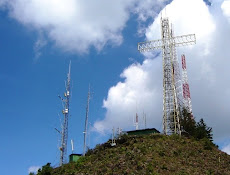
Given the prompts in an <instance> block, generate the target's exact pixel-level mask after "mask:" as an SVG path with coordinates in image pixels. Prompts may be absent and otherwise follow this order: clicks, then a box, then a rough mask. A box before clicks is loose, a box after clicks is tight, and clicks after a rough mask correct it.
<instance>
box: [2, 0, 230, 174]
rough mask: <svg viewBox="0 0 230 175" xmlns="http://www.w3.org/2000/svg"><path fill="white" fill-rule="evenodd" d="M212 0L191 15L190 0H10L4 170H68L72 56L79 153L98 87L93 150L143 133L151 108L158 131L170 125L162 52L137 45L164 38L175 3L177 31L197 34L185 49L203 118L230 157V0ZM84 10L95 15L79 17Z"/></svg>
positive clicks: (197, 3)
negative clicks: (142, 120) (65, 136)
mask: <svg viewBox="0 0 230 175" xmlns="http://www.w3.org/2000/svg"><path fill="white" fill-rule="evenodd" d="M210 2H211V3H212V5H211V6H210V3H204V2H203V1H202V0H186V3H187V4H190V8H191V11H189V10H188V5H186V3H182V1H181V0H174V1H173V2H171V1H159V2H158V1H154V2H152V1H149V0H146V1H145V3H143V4H142V3H140V2H138V1H136V0H130V1H126V2H123V1H117V2H113V4H110V3H108V4H107V3H104V1H103V0H102V1H101V2H100V3H98V4H97V5H95V4H91V3H90V2H88V1H85V2H80V1H74V0H69V1H68V3H67V2H61V1H56V2H54V1H50V2H49V3H47V2H46V1H37V0H32V1H31V2H30V3H26V1H25V0H19V1H14V0H10V1H5V0H0V8H1V10H0V22H1V23H0V57H1V59H0V80H1V86H0V90H1V99H0V100H1V107H0V109H1V114H0V119H1V122H0V133H1V149H0V154H1V158H0V164H1V165H2V166H1V167H0V173H1V174H8V175H11V174H12V175H15V174H28V170H29V168H33V167H41V166H42V165H44V164H46V163H47V162H51V163H52V165H53V166H57V165H58V163H59V150H58V144H59V142H58V139H59V140H60V137H59V135H58V133H57V132H56V131H55V130H54V128H60V119H59V116H58V114H60V116H61V117H62V115H61V110H62V106H61V101H60V99H59V98H58V95H59V94H60V95H62V94H63V92H64V90H65V87H64V81H65V79H66V74H67V71H68V64H69V61H70V60H71V62H72V69H71V79H72V80H71V83H72V97H71V104H70V110H71V116H70V119H69V139H74V145H75V152H76V153H82V150H83V130H84V120H85V108H86V100H87V91H88V86H89V83H90V84H91V87H92V91H93V96H92V99H91V101H90V113H89V122H90V123H91V127H90V130H91V132H90V136H89V138H90V139H89V140H88V144H89V146H90V147H94V146H95V145H96V144H98V143H101V142H103V141H106V140H107V139H108V138H109V137H110V132H111V129H112V126H113V125H114V126H115V127H118V126H120V127H122V128H123V130H126V129H132V128H133V129H134V126H133V123H132V119H133V116H134V115H135V112H136V111H138V113H139V114H140V115H141V113H142V111H143V110H144V111H146V113H147V120H148V127H155V128H157V129H159V130H161V129H162V127H161V120H162V110H161V109H162V95H161V94H162V89H161V87H162V84H161V83H162V80H161V76H162V75H161V73H162V70H161V69H162V67H161V55H159V52H154V53H153V54H144V55H143V54H140V53H139V52H138V51H137V42H139V41H145V40H151V39H158V38H159V37H160V32H159V31H158V30H160V28H159V27H160V26H159V25H158V23H157V21H158V19H159V16H158V15H159V12H160V10H161V9H163V8H164V7H165V5H166V4H168V6H167V8H166V9H167V15H168V16H169V17H170V19H172V22H173V24H174V25H175V33H176V35H180V34H188V33H195V34H196V35H197V45H196V46H192V47H188V48H183V49H182V48H180V49H178V56H179V55H180V54H182V53H185V54H186V56H187V58H188V59H189V58H190V60H188V61H187V62H188V63H187V66H188V76H189V77H188V78H189V83H190V89H191V96H192V104H193V112H194V115H195V117H196V118H197V119H199V118H201V117H203V118H204V120H205V121H207V123H208V125H209V126H211V127H213V130H214V141H215V143H217V144H219V145H220V147H221V149H224V150H225V151H226V152H228V151H229V152H230V146H229V145H230V137H229V135H228V134H227V133H229V132H228V131H229V127H228V124H227V123H229V122H230V120H229V119H228V117H227V114H228V113H229V109H228V105H227V104H229V103H228V102H229V98H228V97H230V90H229V85H230V84H229V83H227V82H226V79H227V74H228V73H229V72H228V69H227V68H225V65H227V63H228V62H229V56H230V54H229V53H228V49H227V48H223V47H222V46H223V44H225V45H226V46H227V45H228V44H229V43H230V37H229V36H228V35H227V33H228V32H229V31H230V12H229V10H228V9H230V7H229V6H230V3H229V1H227V0H226V1H210ZM102 4H103V5H102ZM94 5H95V7H94ZM41 7H43V8H41ZM193 8H195V9H196V10H197V13H194V9H193ZM31 9H32V10H31ZM44 9H48V10H47V11H45V10H44ZM79 9H80V11H81V13H82V14H87V15H85V16H84V15H82V16H81V15H79V13H78V10H79ZM89 9H90V10H89ZM102 9H107V10H103V12H101V10H102ZM113 9H115V10H114V11H113ZM118 10H119V12H120V13H119V14H118V13H117V12H118ZM49 11H50V12H51V13H49ZM192 11H193V12H192ZM67 12H68V13H67ZM164 13H165V11H164ZM180 13H183V15H182V14H180ZM43 14H44V15H43ZM97 15H99V16H97ZM199 15H201V16H202V17H199ZM199 18H201V19H199ZM188 19H189V20H188ZM95 21H96V22H95ZM94 22H95V23H94ZM219 31H221V32H219ZM210 36H212V37H210ZM191 59H192V60H193V61H191ZM218 59H219V61H218ZM224 63H226V64H224ZM222 70H225V71H226V72H227V74H226V72H225V74H224V75H223V73H222V72H221V71H222ZM220 89H222V92H220ZM143 90H144V92H143ZM118 94H120V95H118ZM223 94H224V95H223ZM137 106H138V107H137ZM217 116H218V117H217ZM68 144H69V145H68V154H69V153H70V152H71V151H70V141H69V142H68ZM12 165H13V166H14V168H12Z"/></svg>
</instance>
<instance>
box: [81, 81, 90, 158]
mask: <svg viewBox="0 0 230 175" xmlns="http://www.w3.org/2000/svg"><path fill="white" fill-rule="evenodd" d="M90 96H91V91H90V85H89V91H88V97H87V105H86V115H85V130H84V132H83V133H84V146H83V156H85V154H86V149H87V148H86V138H87V132H88V119H89V102H90Z"/></svg>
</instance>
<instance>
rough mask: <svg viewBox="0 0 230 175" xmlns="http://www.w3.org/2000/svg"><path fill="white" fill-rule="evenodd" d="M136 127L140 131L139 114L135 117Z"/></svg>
mask: <svg viewBox="0 0 230 175" xmlns="http://www.w3.org/2000/svg"><path fill="white" fill-rule="evenodd" d="M134 126H135V127H136V130H138V129H139V125H138V115H137V113H136V117H135V122H134Z"/></svg>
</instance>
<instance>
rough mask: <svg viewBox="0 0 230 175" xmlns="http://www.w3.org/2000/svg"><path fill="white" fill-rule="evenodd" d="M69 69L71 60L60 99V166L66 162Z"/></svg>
mask: <svg viewBox="0 0 230 175" xmlns="http://www.w3.org/2000/svg"><path fill="white" fill-rule="evenodd" d="M70 69H71V61H70V63H69V72H68V74H67V81H66V91H65V93H64V98H61V97H60V96H59V97H60V98H61V100H62V101H63V102H64V109H63V110H62V113H63V115H64V121H63V124H62V131H61V147H60V151H61V154H60V166H62V165H63V164H64V163H65V162H66V156H67V140H68V118H69V100H70Z"/></svg>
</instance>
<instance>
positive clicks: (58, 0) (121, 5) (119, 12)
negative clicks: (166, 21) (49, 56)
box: [0, 0, 166, 54]
mask: <svg viewBox="0 0 230 175" xmlns="http://www.w3.org/2000/svg"><path fill="white" fill-rule="evenodd" d="M165 2H166V1H164V0H163V1H162V0H157V1H151V0H145V1H144V2H143V1H142V2H139V1H138V0H126V1H123V0H116V1H107V0H99V1H89V0H65V1H63V0H48V1H47V0H8V1H6V0H0V5H1V7H2V9H4V10H6V9H7V10H8V12H9V16H10V17H11V18H14V19H16V20H17V21H18V22H20V23H22V24H23V25H25V26H27V27H30V28H33V29H35V30H36V31H38V32H44V33H45V34H46V35H47V36H48V39H49V40H50V41H51V42H53V43H55V45H56V47H58V48H61V49H62V50H64V51H67V52H73V53H80V54H82V53H87V52H88V51H89V49H90V48H91V47H94V48H95V49H96V50H98V51H100V50H101V49H102V48H103V47H104V46H105V45H107V44H109V45H111V46H118V45H120V44H121V43H122V41H123V37H122V30H123V29H124V28H125V26H126V22H127V21H128V20H129V17H130V14H131V13H132V14H137V16H138V20H139V21H140V22H141V21H145V20H146V19H147V18H149V17H152V16H154V13H149V12H150V8H152V10H158V9H160V8H162V7H163V5H164V4H165ZM158 11H159V10H158ZM45 39H46V38H45ZM40 40H41V39H38V42H39V41H40Z"/></svg>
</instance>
